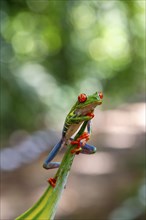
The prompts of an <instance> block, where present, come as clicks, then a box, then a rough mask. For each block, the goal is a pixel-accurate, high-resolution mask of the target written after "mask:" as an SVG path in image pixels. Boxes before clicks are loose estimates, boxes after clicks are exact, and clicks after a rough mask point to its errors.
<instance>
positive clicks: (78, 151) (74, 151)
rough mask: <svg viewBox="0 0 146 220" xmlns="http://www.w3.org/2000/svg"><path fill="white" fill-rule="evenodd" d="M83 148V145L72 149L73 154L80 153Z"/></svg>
mask: <svg viewBox="0 0 146 220" xmlns="http://www.w3.org/2000/svg"><path fill="white" fill-rule="evenodd" d="M81 150H82V148H81V147H76V148H74V149H73V150H71V153H72V154H79V153H80V152H81Z"/></svg>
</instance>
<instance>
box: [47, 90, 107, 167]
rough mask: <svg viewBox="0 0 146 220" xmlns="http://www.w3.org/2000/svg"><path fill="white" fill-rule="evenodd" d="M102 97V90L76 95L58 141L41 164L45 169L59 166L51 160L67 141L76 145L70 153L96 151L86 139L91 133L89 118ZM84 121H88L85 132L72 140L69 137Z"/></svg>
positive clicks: (90, 152)
mask: <svg viewBox="0 0 146 220" xmlns="http://www.w3.org/2000/svg"><path fill="white" fill-rule="evenodd" d="M102 99H103V94H102V92H99V93H97V92H96V93H94V94H93V95H89V96H87V95H86V94H84V93H82V94H80V95H79V96H78V100H77V101H76V103H75V104H74V105H73V107H72V108H71V110H70V112H69V113H68V115H67V117H66V119H65V123H64V126H63V130H62V137H61V139H60V141H59V143H58V144H56V145H55V146H54V148H53V149H52V151H51V152H50V153H49V155H48V157H47V159H46V160H45V162H44V164H43V167H44V168H45V169H53V168H58V167H59V165H60V162H51V161H52V160H53V158H54V157H55V156H56V154H57V152H58V151H59V149H60V148H61V146H66V145H68V144H69V142H70V143H71V144H74V145H77V147H76V148H75V149H73V150H72V151H71V153H76V154H78V153H83V154H92V153H95V152H96V147H94V146H91V145H88V144H86V141H87V140H89V135H90V133H91V123H90V122H91V119H92V118H93V117H94V114H93V113H94V109H95V107H96V106H97V105H101V104H102ZM85 121H88V123H87V132H84V133H83V134H82V135H81V136H80V137H79V138H78V139H77V140H76V141H73V139H72V138H71V137H72V136H73V135H74V134H75V132H76V131H77V130H78V128H79V127H80V125H81V124H83V123H84V122H85Z"/></svg>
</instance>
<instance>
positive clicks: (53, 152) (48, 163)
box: [43, 139, 63, 169]
mask: <svg viewBox="0 0 146 220" xmlns="http://www.w3.org/2000/svg"><path fill="white" fill-rule="evenodd" d="M62 143H63V139H61V140H60V141H59V143H58V144H56V145H55V146H54V148H53V149H52V150H51V152H50V153H49V155H48V157H47V159H46V160H45V162H44V164H43V167H44V168H45V169H54V168H58V167H59V166H60V162H51V160H53V158H54V157H55V156H56V154H57V153H58V151H59V149H60V148H61V146H62Z"/></svg>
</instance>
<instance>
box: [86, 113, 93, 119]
mask: <svg viewBox="0 0 146 220" xmlns="http://www.w3.org/2000/svg"><path fill="white" fill-rule="evenodd" d="M86 116H89V117H91V118H94V114H93V113H92V112H90V113H88V114H87V115H86Z"/></svg>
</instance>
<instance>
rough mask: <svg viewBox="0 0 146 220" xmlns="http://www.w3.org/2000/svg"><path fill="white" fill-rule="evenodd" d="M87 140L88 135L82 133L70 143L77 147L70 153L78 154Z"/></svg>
mask: <svg viewBox="0 0 146 220" xmlns="http://www.w3.org/2000/svg"><path fill="white" fill-rule="evenodd" d="M88 140H89V134H88V133H87V132H84V133H83V134H82V135H81V136H80V137H79V138H77V140H75V141H71V144H72V145H77V147H76V148H74V149H73V150H71V153H72V154H73V153H76V154H79V153H80V152H81V150H82V147H83V146H84V145H85V144H86V142H87V141H88Z"/></svg>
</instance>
